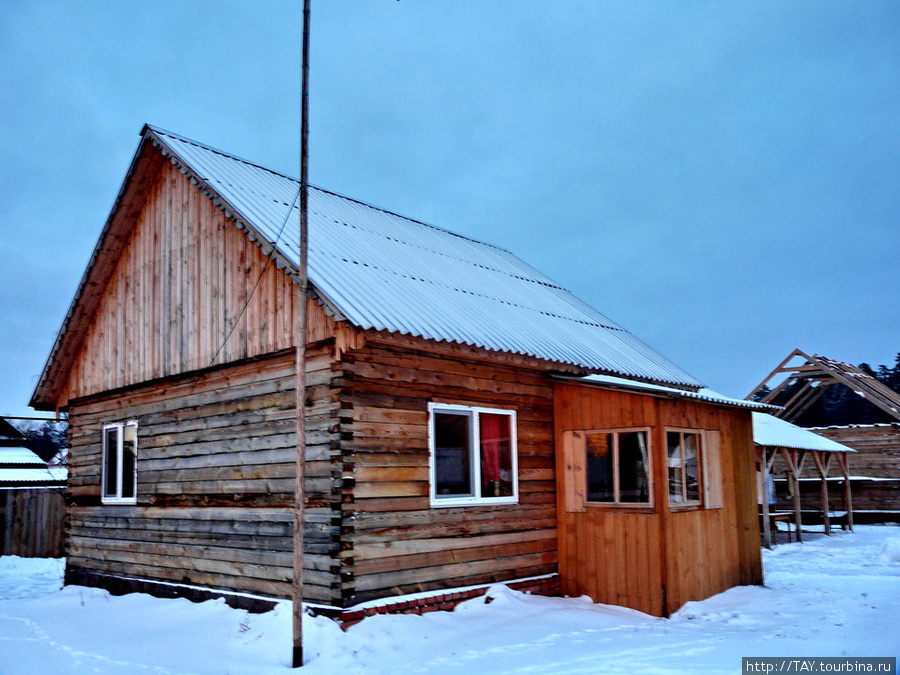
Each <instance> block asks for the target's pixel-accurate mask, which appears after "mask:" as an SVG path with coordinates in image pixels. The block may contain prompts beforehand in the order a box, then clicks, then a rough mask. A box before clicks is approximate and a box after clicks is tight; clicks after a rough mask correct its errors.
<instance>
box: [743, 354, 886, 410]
mask: <svg viewBox="0 0 900 675" xmlns="http://www.w3.org/2000/svg"><path fill="white" fill-rule="evenodd" d="M776 380H780V382H778V383H777V384H775V385H774V386H773V387H771V388H770V387H769V385H770V384H773V382H774V381H776ZM835 385H843V386H845V387H848V388H849V389H850V390H851V391H853V392H854V393H856V394H858V395H859V396H862V397H863V398H865V399H866V400H867V401H869V402H870V403H872V404H873V405H875V406H877V407H878V408H879V409H881V410H882V411H884V412H885V413H887V414H888V415H889V416H890V417H892V418H893V419H896V420H898V421H900V394H898V393H897V392H895V391H894V390H893V389H891V388H890V387H888V386H886V385H885V384H884V383H882V382H879V381H878V379H877V378H875V377H872V376H871V375H869V374H868V373H866V372H865V371H862V370H860V369H859V368H857V367H856V366H854V365H852V364H850V363H844V362H843V361H836V360H835V359H829V358H828V357H825V356H821V355H819V354H816V355H814V356H810V355H809V354H806V353H805V352H803V351H801V350H800V349H795V350H794V351H792V352H791V353H790V354H788V356H787V358H785V359H784V361H782V362H781V363H780V364H778V366H776V368H775V369H774V370H773V371H772V372H771V373H769V374H768V375H767V376H766V378H765V379H764V380H763V381H762V382H760V383H759V384H758V385H757V386H756V387H755V388H754V389H753V391H751V392H750V393H749V394H748V395H747V399H752V398H754V397H757V395H758V394H759V393H760V392H762V391H764V389H767V388H768V389H769V391H768V392H767V393H766V394H765V395H764V396H762V397H759V400H760V401H762V402H763V403H771V404H773V405H777V406H781V408H782V410H781V411H779V412H778V413H776V415H777V416H778V417H780V418H781V419H783V420H787V421H788V422H797V420H798V419H799V418H800V416H801V415H802V414H803V413H804V412H805V411H806V410H808V409H809V407H810V406H811V405H812V404H813V403H815V402H816V401H817V400H818V399H819V397H821V396H822V394H824V393H825V391H826V390H827V389H828V388H829V387H833V386H835Z"/></svg>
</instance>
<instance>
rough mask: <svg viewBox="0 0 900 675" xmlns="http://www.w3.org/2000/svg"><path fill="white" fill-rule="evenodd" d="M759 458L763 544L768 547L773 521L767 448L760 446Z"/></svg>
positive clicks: (770, 542)
mask: <svg viewBox="0 0 900 675" xmlns="http://www.w3.org/2000/svg"><path fill="white" fill-rule="evenodd" d="M756 454H757V459H758V460H759V471H757V472H756V476H757V483H758V484H759V485H758V491H759V494H760V501H761V504H760V506H761V507H762V531H763V545H764V546H765V547H766V548H772V521H771V520H770V519H769V494H768V486H767V485H766V479H767V477H768V475H769V472H768V468H767V465H768V462H766V449H765V448H759V449H758V450H757V451H756Z"/></svg>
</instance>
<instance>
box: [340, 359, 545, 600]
mask: <svg viewBox="0 0 900 675" xmlns="http://www.w3.org/2000/svg"><path fill="white" fill-rule="evenodd" d="M342 377H343V391H342V395H341V408H342V415H343V416H344V417H345V422H344V424H342V427H341V428H342V431H343V432H344V433H343V441H342V447H343V451H344V466H345V474H346V475H349V476H352V477H353V478H354V479H355V488H353V489H349V488H348V489H345V507H344V508H345V511H344V527H343V534H342V538H341V549H342V551H343V552H342V556H343V558H344V563H345V567H344V577H345V579H348V580H349V581H348V584H347V587H346V588H345V592H346V599H345V603H347V604H350V603H352V602H355V601H363V600H367V599H371V598H377V597H383V596H385V595H393V594H397V593H407V592H414V591H422V590H431V589H440V588H451V587H454V586H462V585H468V584H477V583H485V582H492V581H501V580H507V579H512V578H516V577H525V576H531V575H538V574H545V573H549V572H555V571H556V562H557V556H556V505H555V495H554V490H555V487H554V468H553V436H552V429H553V425H552V415H553V409H552V398H551V395H552V390H551V386H550V385H549V383H548V380H547V379H546V375H545V374H543V373H541V372H540V371H536V370H527V369H524V368H516V367H512V366H504V365H498V364H496V363H494V364H489V363H487V362H475V361H471V360H468V359H466V358H464V356H462V355H461V354H460V352H454V350H453V348H452V347H449V346H441V347H436V348H435V351H433V352H432V351H428V352H426V351H418V350H415V349H408V348H403V347H399V346H392V345H390V344H380V345H379V344H374V343H371V342H370V343H369V344H367V345H366V346H365V347H364V348H363V349H361V350H357V351H354V352H351V353H349V354H347V355H345V356H344V362H343V373H342ZM429 401H439V402H443V403H457V404H462V405H481V406H490V407H500V408H511V409H515V410H516V412H517V417H518V453H519V454H518V457H519V503H518V504H514V505H502V506H500V505H498V506H483V507H478V506H464V507H453V508H431V507H430V506H429V497H428V494H429V482H428V481H429V470H428V412H427V405H428V402H429Z"/></svg>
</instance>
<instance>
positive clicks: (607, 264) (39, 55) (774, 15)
mask: <svg viewBox="0 0 900 675" xmlns="http://www.w3.org/2000/svg"><path fill="white" fill-rule="evenodd" d="M313 3H314V4H313V37H312V42H313V55H312V58H313V60H312V97H311V108H312V120H311V144H312V156H311V180H312V182H314V183H315V184H317V185H320V186H322V187H326V188H328V189H331V190H335V191H338V192H341V193H343V194H347V195H349V196H352V197H355V198H358V199H362V200H365V201H368V202H371V203H373V204H376V205H378V206H382V207H385V208H388V209H391V210H394V211H398V212H400V213H403V214H405V215H408V216H410V217H414V218H418V219H421V220H425V221H427V222H431V223H434V224H436V225H440V226H442V227H445V228H447V229H450V230H454V231H457V232H460V233H463V234H466V235H469V236H473V237H476V238H478V239H481V240H484V241H487V242H489V243H492V244H495V245H498V246H502V247H504V248H508V249H510V250H512V251H513V252H515V253H516V254H517V255H519V256H520V257H522V258H523V259H525V260H526V261H527V262H529V263H531V264H532V265H534V266H535V267H537V268H538V269H540V270H541V271H543V272H544V273H546V274H548V275H549V276H550V277H551V278H554V279H555V280H556V281H558V282H560V283H561V284H563V285H564V286H566V287H568V288H569V289H570V290H572V291H573V292H574V293H575V294H576V295H578V296H579V297H581V298H582V299H584V300H586V301H587V302H588V303H590V304H592V305H594V306H595V307H596V308H597V309H599V310H600V311H602V312H603V313H605V314H606V315H608V316H609V317H611V318H612V319H613V320H615V321H617V322H619V323H620V324H622V325H624V326H625V327H626V328H628V329H629V330H630V331H632V332H633V333H634V334H635V335H637V336H638V337H639V338H641V339H642V340H644V341H645V342H647V343H648V344H650V345H651V346H653V347H654V348H656V349H657V350H658V351H660V352H661V353H662V354H664V355H665V356H667V357H668V358H670V359H671V360H673V361H675V362H676V363H678V364H679V365H680V366H681V367H683V368H684V369H686V370H687V371H688V372H690V373H691V374H693V375H694V376H696V377H698V378H699V379H701V380H703V381H704V382H706V383H707V384H709V385H710V386H712V387H713V388H716V389H718V390H720V391H722V392H723V393H726V394H730V395H735V396H743V395H745V394H746V393H747V391H748V390H749V389H750V388H751V387H753V386H754V385H755V384H756V383H757V382H758V381H759V380H761V379H762V378H763V376H764V375H766V374H767V373H768V371H769V370H770V369H771V368H773V367H774V366H775V365H776V364H777V362H779V361H780V360H781V359H782V358H783V357H785V356H786V355H787V354H788V353H789V352H790V351H791V350H792V349H793V348H795V347H800V348H801V349H803V350H804V351H807V352H817V353H822V354H825V355H828V356H830V357H832V358H837V359H840V360H846V361H851V362H853V363H859V362H860V361H868V362H870V363H873V364H878V363H892V362H893V359H894V355H895V354H896V353H897V351H900V339H898V337H900V303H898V301H897V295H898V288H900V264H898V251H900V222H898V221H900V188H898V186H900V114H898V112H897V111H898V110H900V4H898V3H896V2H895V1H892V0H891V1H886V2H867V1H865V0H862V1H860V2H853V3H847V2H828V1H816V2H804V1H794V2H783V1H782V0H778V1H774V0H773V1H765V0H763V1H759V2H674V1H673V2H648V1H642V0H634V1H629V2H627V3H622V2H620V3H611V2H609V3H607V2H596V1H595V0H584V1H577V0H559V1H558V2H553V3H548V2H538V1H537V0H515V2H513V1H512V0H454V1H453V2H438V1H437V0H402V1H401V2H395V1H394V0H352V1H349V0H313ZM300 7H301V3H300V2H299V0H297V1H295V2H290V3H289V2H270V1H265V0H264V1H261V2H254V3H247V2H231V1H226V0H220V1H218V2H206V1H198V2H191V3H185V2H165V1H159V2H153V3H123V2H112V1H107V2H94V3H90V4H87V5H85V4H77V3H68V2H61V1H43V2H42V1H40V0H32V1H30V2H17V1H11V2H7V3H4V18H3V20H2V23H0V92H2V93H0V96H2V105H0V131H2V138H3V150H2V153H0V255H2V260H3V263H2V265H0V362H2V364H3V373H4V377H3V378H2V380H0V414H27V413H29V412H30V409H29V408H27V402H28V399H29V398H30V394H31V391H32V389H33V386H34V383H35V382H36V379H37V376H38V375H39V373H40V371H41V369H42V367H43V364H44V361H45V359H46V357H47V354H48V353H49V350H50V348H51V346H52V343H53V339H54V337H55V334H56V331H57V330H58V328H59V326H60V324H61V322H62V319H63V317H64V315H65V312H66V310H67V308H68V306H69V303H70V301H71V298H72V295H73V294H74V291H75V289H76V287H77V284H78V281H79V279H80V277H81V274H82V272H83V271H84V266H85V264H86V263H87V260H88V257H89V256H90V252H91V250H92V248H93V246H94V244H95V242H96V238H97V236H98V234H99V232H100V229H101V228H102V226H103V223H104V221H105V219H106V216H107V214H108V211H109V208H110V206H111V205H112V202H113V199H114V197H115V195H116V193H117V191H118V189H119V186H120V184H121V181H122V178H123V177H124V173H125V170H126V168H127V166H128V163H129V161H130V159H131V156H132V154H133V152H134V149H135V147H136V144H137V141H138V136H137V134H138V131H139V130H140V128H141V125H142V124H143V123H144V122H149V123H151V124H155V125H158V126H160V127H163V128H166V129H170V130H172V131H174V132H177V133H180V134H183V135H185V136H188V137H191V138H194V139H196V140H199V141H202V142H204V143H208V144H210V145H213V146H215V147H219V148H221V149H223V150H226V151H228V152H231V153H234V154H237V155H240V156H243V157H246V158H248V159H251V160H253V161H256V162H259V163H261V164H264V165H266V166H269V167H271V168H274V169H277V170H280V171H283V172H286V173H289V174H292V175H297V174H298V172H299V170H298V164H299V160H298V146H299V140H298V128H299V103H298V101H299V54H300Z"/></svg>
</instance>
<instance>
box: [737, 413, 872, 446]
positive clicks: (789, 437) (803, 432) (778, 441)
mask: <svg viewBox="0 0 900 675" xmlns="http://www.w3.org/2000/svg"><path fill="white" fill-rule="evenodd" d="M753 442H754V443H756V444H757V445H764V446H769V447H776V448H794V449H796V450H822V451H825V452H856V450H854V449H853V448H849V447H847V446H846V445H844V444H842V443H838V442H837V441H832V440H831V439H830V438H825V437H824V436H819V434H815V433H813V432H812V431H809V430H807V429H804V428H802V427H798V426H797V425H796V424H791V423H790V422H787V421H785V420H782V419H779V418H777V417H775V416H774V415H769V414H767V413H762V412H754V413H753Z"/></svg>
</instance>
